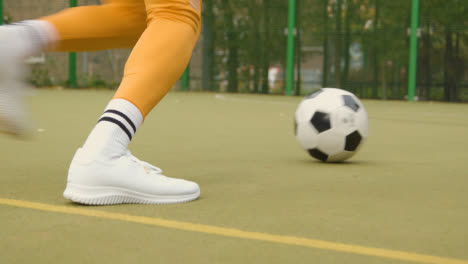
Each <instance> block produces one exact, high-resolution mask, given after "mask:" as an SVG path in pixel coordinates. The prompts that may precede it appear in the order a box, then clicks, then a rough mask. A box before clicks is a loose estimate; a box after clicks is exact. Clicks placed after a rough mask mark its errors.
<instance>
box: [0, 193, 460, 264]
mask: <svg viewBox="0 0 468 264" xmlns="http://www.w3.org/2000/svg"><path fill="white" fill-rule="evenodd" d="M2 204H3V205H8V206H15V207H21V208H29V209H35V210H40V211H47V212H57V213H63V214H71V215H81V216H91V217H97V218H102V219H113V220H120V221H125V222H131V223H138V224H145V225H152V226H158V227H165V228H171V229H177V230H184V231H192V232H198V233H204V234H212V235H218V236H224V237H234V238H241V239H251V240H257V241H266V242H272V243H277V244H285V245H294V246H301V247H307V248H313V249H325V250H331V251H337V252H345V253H351V254H357V255H365V256H373V257H380V258H386V259H396V260H402V261H410V262H415V263H430V264H468V260H463V259H454V258H445V257H438V256H431V255H423V254H417V253H411V252H404V251H397V250H388V249H382V248H372V247H364V246H359V245H352V244H343V243H334V242H328V241H323V240H316V239H309V238H302V237H294V236H283V235H274V234H267V233H259V232H250V231H243V230H239V229H233V228H224V227H217V226H210V225H201V224H194V223H188V222H181V221H174V220H166V219H161V218H153V217H145V216H136V215H129V214H119V213H112V212H105V211H100V210H92V209H87V208H83V207H71V206H60V205H52V204H44V203H36V202H28V201H21V200H13V199H2V198H0V205H2Z"/></svg>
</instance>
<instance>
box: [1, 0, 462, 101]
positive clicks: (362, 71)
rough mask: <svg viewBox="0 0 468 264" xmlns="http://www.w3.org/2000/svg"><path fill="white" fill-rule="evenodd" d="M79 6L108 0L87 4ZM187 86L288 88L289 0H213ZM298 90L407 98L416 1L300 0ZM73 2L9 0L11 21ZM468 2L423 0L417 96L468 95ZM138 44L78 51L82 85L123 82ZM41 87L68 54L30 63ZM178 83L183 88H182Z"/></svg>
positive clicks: (208, 1)
mask: <svg viewBox="0 0 468 264" xmlns="http://www.w3.org/2000/svg"><path fill="white" fill-rule="evenodd" d="M78 4H79V5H94V4H99V1H98V0H79V1H78ZM203 5H204V6H203V21H202V24H203V27H202V34H201V36H200V39H199V41H198V43H197V45H196V47H195V50H194V53H193V56H192V60H191V63H190V66H189V72H190V74H189V80H190V81H189V85H188V89H189V90H193V91H198V90H206V91H217V92H242V93H269V94H284V93H285V81H284V76H285V70H286V69H285V68H286V66H285V62H286V37H287V34H288V33H289V32H287V20H288V17H287V16H288V12H287V10H288V1H285V0H237V1H232V0H204V1H203ZM296 5H297V6H296V30H295V32H294V34H295V40H296V42H295V43H296V44H295V91H294V93H295V94H296V95H303V94H307V93H310V92H312V91H314V90H315V89H318V88H319V87H323V86H328V87H340V88H343V89H346V90H349V91H351V92H354V93H356V94H358V95H359V96H361V97H363V98H380V99H404V98H405V96H406V95H407V86H408V61H409V35H410V29H409V27H410V26H409V25H410V16H411V1H407V0H393V1H384V0H296ZM67 6H68V1H58V0H57V1H55V0H48V1H46V0H36V1H27V0H3V12H4V17H5V20H6V21H7V22H17V21H21V20H24V19H33V18H37V17H41V16H44V15H48V14H52V13H54V12H57V11H60V10H62V9H64V8H67ZM467 18H468V1H466V0H447V1H442V0H426V1H421V8H420V19H419V30H418V40H419V45H418V71H417V73H418V74H417V90H416V96H417V98H418V99H419V100H441V101H442V100H443V101H464V102H466V101H468V67H467V65H468V63H467V62H468V19H467ZM129 53H130V50H129V49H127V50H109V51H100V52H88V53H78V55H77V59H78V62H77V76H78V86H79V87H111V88H116V87H117V86H118V84H119V81H120V80H121V78H122V74H123V68H124V65H125V61H126V59H127V58H128V55H129ZM30 63H31V65H32V69H33V70H32V75H31V82H32V83H33V84H34V85H36V86H66V85H67V80H68V56H67V54H63V53H49V54H43V55H41V56H39V57H37V58H35V59H33V60H31V61H30ZM182 88H183V87H181V85H180V84H177V85H176V87H175V88H174V89H182Z"/></svg>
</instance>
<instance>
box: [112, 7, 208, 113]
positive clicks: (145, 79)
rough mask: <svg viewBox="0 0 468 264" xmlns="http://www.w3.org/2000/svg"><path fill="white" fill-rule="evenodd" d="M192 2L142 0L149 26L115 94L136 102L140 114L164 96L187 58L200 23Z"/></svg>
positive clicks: (198, 32) (183, 67)
mask: <svg viewBox="0 0 468 264" xmlns="http://www.w3.org/2000/svg"><path fill="white" fill-rule="evenodd" d="M195 2H197V0H191V1H188V0H145V3H146V8H147V13H148V27H147V29H146V30H145V32H144V33H143V34H142V36H141V38H140V39H139V40H138V42H137V44H136V46H135V48H134V49H133V51H132V53H131V55H130V57H129V59H128V61H127V64H126V66H125V73H124V78H123V80H122V83H121V84H120V87H119V89H118V90H117V93H116V94H115V98H123V99H126V100H128V101H130V102H132V103H133V104H135V105H136V106H137V107H138V108H139V109H140V110H141V112H142V114H143V116H146V115H147V114H148V113H149V112H150V111H151V109H152V108H153V107H154V106H155V105H156V104H157V103H158V102H159V101H160V100H161V99H162V98H163V97H164V95H166V93H167V92H168V91H169V89H170V88H171V87H172V86H173V85H174V84H175V83H176V81H177V80H178V79H179V78H180V76H181V75H182V73H183V71H184V70H185V68H186V66H187V64H188V62H189V60H190V57H191V55H192V50H193V48H194V46H195V43H196V41H197V39H198V36H199V34H200V23H201V22H200V21H201V19H200V14H199V13H198V12H197V11H196V10H199V9H200V7H199V6H197V5H193V3H195ZM196 4H198V5H199V4H200V1H199V0H198V3H196ZM192 6H196V9H195V8H193V7H192Z"/></svg>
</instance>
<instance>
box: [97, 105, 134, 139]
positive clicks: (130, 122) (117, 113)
mask: <svg viewBox="0 0 468 264" xmlns="http://www.w3.org/2000/svg"><path fill="white" fill-rule="evenodd" d="M105 113H113V114H116V115H119V116H121V117H123V119H125V120H126V121H127V122H128V124H130V126H131V127H132V128H133V133H136V127H135V124H133V122H132V120H131V119H130V118H128V116H126V115H125V114H124V113H122V112H120V111H117V110H112V109H110V110H107V111H105V112H104V114H105Z"/></svg>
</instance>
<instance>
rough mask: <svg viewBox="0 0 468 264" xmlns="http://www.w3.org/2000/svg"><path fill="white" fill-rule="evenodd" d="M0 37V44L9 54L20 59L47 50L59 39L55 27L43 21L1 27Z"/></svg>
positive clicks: (23, 22)
mask: <svg viewBox="0 0 468 264" xmlns="http://www.w3.org/2000/svg"><path fill="white" fill-rule="evenodd" d="M0 36H1V38H2V41H1V42H2V43H0V44H2V46H3V47H6V48H8V51H9V52H10V53H9V54H10V55H11V56H15V57H21V58H27V57H29V56H33V55H35V54H37V53H40V52H43V51H47V50H49V49H51V48H53V46H54V45H55V44H56V43H57V41H58V39H59V37H58V33H57V31H56V29H55V27H54V26H53V25H52V24H51V23H49V22H47V21H43V20H26V21H22V22H19V23H15V24H10V25H5V26H1V27H0ZM3 44H4V45H3Z"/></svg>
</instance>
